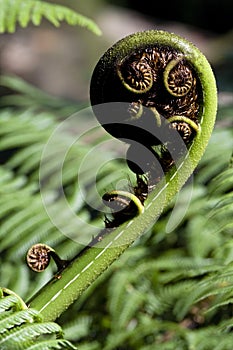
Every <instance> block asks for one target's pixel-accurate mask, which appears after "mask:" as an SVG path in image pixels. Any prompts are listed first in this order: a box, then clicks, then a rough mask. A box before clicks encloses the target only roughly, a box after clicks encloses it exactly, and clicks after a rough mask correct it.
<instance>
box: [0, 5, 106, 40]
mask: <svg viewBox="0 0 233 350" xmlns="http://www.w3.org/2000/svg"><path fill="white" fill-rule="evenodd" d="M0 8H1V13H0V33H5V32H9V33H14V32H15V30H16V25H17V23H18V24H19V25H20V26H21V27H22V28H25V27H27V26H28V24H29V22H32V23H33V24H34V25H35V26H38V25H40V23H41V21H42V19H43V18H44V19H47V20H48V21H49V22H51V23H52V24H53V25H54V26H56V27H58V26H59V25H60V22H61V21H65V22H66V23H68V24H69V25H73V26H74V25H79V26H81V27H85V28H87V29H89V30H90V31H92V32H93V33H95V34H97V35H100V34H101V31H100V29H99V27H98V26H97V25H96V24H95V22H94V21H92V20H91V19H89V18H87V17H85V16H83V15H81V14H79V13H77V12H75V11H73V10H71V9H69V8H67V7H65V6H61V5H57V4H50V3H47V2H44V1H39V0H23V1H22V0H0Z"/></svg>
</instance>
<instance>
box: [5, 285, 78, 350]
mask: <svg viewBox="0 0 233 350" xmlns="http://www.w3.org/2000/svg"><path fill="white" fill-rule="evenodd" d="M0 306H1V309H0V348H1V349H5V350H8V349H9V350H11V349H18V350H29V349H31V350H32V349H33V350H40V349H41V350H46V349H48V350H49V349H76V347H74V346H73V345H72V344H71V343H70V342H68V341H67V340H65V339H63V337H62V329H61V327H60V326H59V325H58V324H56V323H54V322H43V320H42V318H41V316H40V314H39V312H38V311H37V310H34V309H30V308H27V307H26V305H25V304H24V303H23V302H22V300H21V299H20V298H19V297H18V296H17V295H16V294H15V293H13V292H12V291H10V290H7V289H4V288H2V289H0ZM45 335H46V338H45V337H44V336H45ZM54 336H55V337H54Z"/></svg>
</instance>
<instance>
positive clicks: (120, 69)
mask: <svg viewBox="0 0 233 350" xmlns="http://www.w3.org/2000/svg"><path fill="white" fill-rule="evenodd" d="M177 38H178V39H179V37H177V36H175V35H173V34H170V33H166V32H161V31H146V32H141V33H136V34H133V35H130V36H128V37H126V38H124V39H122V40H120V41H119V42H118V43H116V44H115V45H114V46H113V47H111V48H110V49H109V50H108V51H107V52H106V53H105V54H104V55H103V56H102V58H101V59H100V61H99V62H98V64H97V66H96V68H95V70H94V73H93V76H92V81H91V88H90V97H91V103H92V105H93V109H94V112H95V114H96V117H97V119H98V120H99V121H100V123H101V124H102V125H103V127H104V128H105V129H106V130H107V131H108V132H109V133H111V134H112V135H113V136H115V137H117V138H124V139H127V140H128V142H129V143H130V140H134V141H138V142H140V143H141V144H145V145H150V146H154V145H157V144H160V143H164V142H166V139H163V138H162V139H161V135H160V134H161V133H164V130H163V128H162V126H164V125H165V124H167V123H168V124H169V120H170V119H172V118H174V116H180V118H181V119H182V118H186V121H182V120H181V121H180V120H179V118H177V120H176V123H174V122H173V123H172V126H173V128H175V130H177V131H178V132H179V133H180V135H181V137H183V135H184V137H183V139H184V141H185V143H186V144H189V142H190V141H192V139H193V137H194V136H195V135H196V133H197V132H198V131H199V127H200V121H201V116H202V110H203V104H204V95H203V91H202V84H201V80H200V76H199V72H198V67H197V66H195V55H193V57H191V55H192V54H195V53H196V52H195V50H196V48H195V49H193V48H194V47H193V45H192V44H190V43H188V42H187V41H186V40H184V39H182V40H183V45H179V43H178V41H179V40H178V39H177ZM191 51H193V52H191ZM110 102H125V106H123V105H121V106H119V105H117V106H112V107H110V108H111V111H109V110H108V108H107V107H106V111H104V110H103V109H102V110H101V113H99V112H98V110H96V109H95V105H98V104H106V103H110ZM115 108H116V109H115ZM113 109H114V110H113ZM166 122H167V123H166ZM179 124H181V126H179Z"/></svg>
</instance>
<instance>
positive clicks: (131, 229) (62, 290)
mask: <svg viewBox="0 0 233 350" xmlns="http://www.w3.org/2000/svg"><path fill="white" fill-rule="evenodd" d="M141 43H144V44H145V45H146V44H154V43H161V44H162V45H165V46H166V45H170V46H171V47H174V48H175V49H179V50H180V51H181V52H183V54H184V55H185V58H186V59H187V60H189V61H190V63H191V64H192V66H193V67H194V69H195V70H196V72H197V74H198V77H199V80H200V82H201V87H202V94H203V106H202V115H201V118H200V125H199V129H200V130H199V131H198V133H197V134H196V136H195V138H194V140H193V142H192V144H191V146H190V148H189V151H188V154H187V156H186V157H185V158H184V159H182V160H180V162H179V165H178V167H177V168H176V169H172V170H171V171H170V172H169V173H168V174H167V175H166V179H163V181H161V182H160V183H159V184H158V185H156V188H155V189H154V190H153V191H152V192H151V193H150V195H149V197H148V199H147V201H146V205H145V210H144V213H142V214H140V215H139V216H138V217H135V218H134V219H133V220H131V221H129V222H127V223H125V224H123V225H122V226H120V227H118V228H117V229H115V230H113V231H111V232H110V233H109V234H107V235H104V237H103V238H102V239H101V241H100V242H97V243H96V244H95V245H94V246H92V247H90V248H88V249H84V251H83V253H82V254H78V255H77V256H76V257H75V258H74V259H73V260H72V261H71V262H70V264H69V265H68V266H67V267H65V268H64V269H63V270H61V271H60V272H59V273H58V274H57V275H55V276H54V277H53V278H52V280H51V281H50V282H48V283H47V284H46V285H45V286H44V287H43V288H42V289H41V290H40V291H39V292H38V293H37V294H36V295H35V296H33V297H32V298H31V300H30V301H29V304H30V306H31V307H33V308H35V309H37V310H38V311H39V312H40V313H41V314H42V315H43V317H44V319H45V320H54V319H56V318H57V317H58V316H59V315H60V314H61V313H62V312H63V311H65V310H66V309H67V308H68V307H69V305H71V304H72V303H73V302H74V301H75V300H76V299H77V298H78V297H79V296H80V295H81V294H82V293H83V292H84V291H85V289H86V288H88V286H89V285H90V284H91V283H92V282H94V281H95V279H96V278H97V277H98V276H99V275H100V274H102V273H103V272H104V271H105V270H106V269H107V268H108V267H109V266H110V265H111V264H112V263H113V262H114V261H115V260H116V259H117V258H118V257H119V256H120V255H121V254H122V253H123V252H124V251H125V250H126V249H127V248H128V247H129V246H130V245H131V244H132V243H133V242H134V241H135V240H136V239H138V238H139V237H140V236H141V235H142V234H143V233H144V232H145V231H146V230H148V228H149V227H150V226H152V225H153V224H154V223H155V222H156V220H157V219H158V218H159V215H160V214H161V212H162V211H163V209H164V207H165V206H167V205H168V203H169V202H170V201H171V199H172V198H173V197H174V195H175V194H176V193H177V192H178V191H179V190H180V189H181V187H182V186H183V185H184V183H185V182H186V181H187V179H188V178H189V176H190V175H191V174H192V172H193V170H194V169H195V167H196V166H197V164H198V162H199V160H200V159H201V157H202V155H203V153H204V151H205V148H206V146H207V144H208V141H209V139H210V136H211V133H212V130H213V127H214V122H215V116H216V110H217V93H216V83H215V79H214V75H213V72H212V69H211V67H210V65H209V63H208V61H207V60H206V58H205V56H204V55H203V54H202V53H201V52H200V51H199V50H198V49H197V48H196V47H195V46H194V45H192V44H191V43H189V42H188V41H186V40H185V39H183V38H181V37H179V36H176V35H174V34H169V33H165V32H161V31H158V32H157V31H148V32H143V33H136V34H135V35H132V36H130V37H127V38H125V39H123V40H121V41H120V42H119V43H117V44H116V45H115V46H114V47H113V49H112V50H111V51H110V53H111V55H110V56H109V57H108V58H107V59H108V60H110V61H111V60H112V59H113V58H114V53H116V52H119V53H120V55H121V56H122V55H126V54H128V53H129V52H130V51H132V50H133V49H134V48H135V46H138V45H141ZM102 63H103V66H104V65H105V66H106V64H107V63H106V62H102ZM108 63H109V62H108ZM103 74H104V69H103ZM165 180H166V181H165Z"/></svg>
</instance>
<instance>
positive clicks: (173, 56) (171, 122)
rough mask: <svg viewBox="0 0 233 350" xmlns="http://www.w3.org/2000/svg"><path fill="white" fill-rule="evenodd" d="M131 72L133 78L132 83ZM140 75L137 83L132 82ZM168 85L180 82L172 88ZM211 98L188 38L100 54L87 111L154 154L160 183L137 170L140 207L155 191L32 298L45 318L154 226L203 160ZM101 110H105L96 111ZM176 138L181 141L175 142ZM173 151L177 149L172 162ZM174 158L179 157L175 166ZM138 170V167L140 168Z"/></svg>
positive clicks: (144, 39) (207, 71) (141, 36)
mask: <svg viewBox="0 0 233 350" xmlns="http://www.w3.org/2000/svg"><path fill="white" fill-rule="evenodd" d="M131 62H135V63H133V65H132V69H131V68H128V66H130V65H131ZM169 62H172V63H170V64H169ZM181 65H184V66H185V68H184V69H183V73H182V74H180V73H179V72H177V71H178V70H180V68H181ZM148 66H150V68H149V67H148ZM135 71H136V77H135V78H133V79H132V74H134V72H135ZM137 71H138V74H137ZM151 73H152V76H153V83H152V84H151V80H150V78H151ZM140 74H141V76H142V79H143V80H142V82H141V83H139V80H138V79H139V78H138V77H140ZM122 79H124V81H123V80H122ZM164 79H165V83H164ZM190 79H191V82H190ZM173 81H175V82H178V88H176V85H174V82H173ZM156 87H157V88H156ZM135 90H136V91H135ZM140 91H141V92H140ZM216 92H217V91H216V83H215V79H214V75H213V72H212V69H211V67H210V65H209V63H208V61H207V60H206V58H205V57H204V55H203V54H202V53H201V52H200V51H199V50H198V49H197V48H196V47H195V46H194V45H192V44H191V43H189V42H188V41H187V40H185V39H183V38H181V37H179V36H177V35H174V34H171V33H167V32H161V31H147V32H142V33H135V34H133V35H131V36H128V37H126V38H123V39H122V40H120V41H119V42H118V43H116V44H115V45H113V47H112V48H110V49H109V50H108V51H107V52H106V53H105V54H104V55H103V57H102V58H101V59H100V61H99V62H98V64H97V66H96V68H95V70H94V73H93V76H92V81H91V90H90V93H91V94H90V96H91V103H92V105H93V111H94V113H95V114H96V117H97V118H98V120H99V121H100V123H101V124H102V125H103V127H104V128H105V129H106V130H107V131H109V132H110V133H111V134H112V135H114V136H115V137H119V138H123V139H124V140H125V141H127V142H128V143H129V144H132V142H131V141H132V140H133V141H136V142H138V143H139V144H142V145H144V146H145V147H146V149H149V150H150V149H152V150H153V152H155V153H156V156H155V159H158V161H159V164H160V166H161V168H162V170H163V171H164V173H165V175H166V176H163V180H164V179H165V180H166V181H164V182H163V181H159V182H158V185H157V181H155V182H156V185H155V187H154V186H153V182H152V184H150V183H149V181H148V178H147V177H145V176H146V175H145V174H144V169H142V170H143V171H142V172H141V174H138V173H137V171H136V179H137V184H136V185H135V186H134V187H133V188H132V194H133V195H134V196H136V197H137V198H138V199H139V200H140V202H141V204H142V205H144V201H145V199H146V198H147V191H148V190H150V189H152V187H153V189H154V190H153V191H152V190H151V193H150V194H149V195H148V198H147V202H146V204H145V209H144V212H143V213H142V214H141V215H140V216H137V217H135V218H134V220H131V221H130V222H129V223H127V224H125V225H121V227H119V228H116V229H114V230H106V231H107V234H104V235H102V236H99V237H97V238H96V240H95V241H94V244H93V245H92V246H91V249H86V250H85V251H84V252H82V253H81V254H80V253H78V255H77V256H76V257H74V258H73V259H72V261H71V263H70V264H69V265H68V266H67V267H65V268H64V269H63V271H61V276H62V277H61V278H60V279H57V278H56V276H55V277H54V278H53V279H52V280H51V281H50V282H49V283H48V284H47V285H46V286H45V287H44V288H43V289H42V290H41V291H40V294H37V295H36V296H35V297H33V298H32V299H31V300H30V304H31V305H32V306H34V307H36V308H37V309H38V310H40V311H41V312H42V314H43V317H44V318H45V319H50V320H51V319H54V318H56V317H58V316H59V315H60V314H61V312H63V311H64V310H65V309H67V306H68V305H70V304H71V303H72V302H73V301H74V300H75V299H77V298H78V297H79V296H80V295H81V294H82V292H83V291H84V290H85V289H86V288H87V287H88V286H89V285H90V284H91V283H92V282H93V281H95V280H96V278H97V277H98V276H99V275H100V274H101V273H103V272H104V271H105V270H106V268H108V267H109V266H110V264H112V263H113V262H114V261H115V260H116V259H117V258H118V257H119V256H120V255H121V254H122V253H123V252H124V251H125V250H126V249H127V248H128V247H129V246H130V245H131V244H132V243H133V242H135V240H136V239H138V238H139V237H140V236H141V235H142V234H143V232H145V231H146V230H147V229H148V227H150V226H151V225H153V224H154V223H155V222H156V220H157V219H158V217H159V215H160V214H161V213H162V211H163V209H164V208H165V207H166V206H167V205H168V204H169V203H170V201H171V200H172V199H173V198H174V196H175V195H176V194H177V192H178V191H179V190H180V189H181V187H182V186H183V185H184V183H185V182H186V181H187V179H188V178H189V176H190V175H191V174H192V172H193V170H194V169H195V167H196V166H197V164H198V162H199V160H200V159H201V157H202V155H203V153H204V151H205V148H206V146H207V144H208V141H209V139H210V136H211V134H212V130H213V127H214V123H215V116H216V109H217V93H216ZM174 94H175V96H174ZM176 95H178V96H176ZM99 104H107V106H106V108H104V107H105V106H102V107H103V108H97V107H96V106H97V105H99ZM176 130H178V132H177V131H176ZM176 134H178V135H180V140H181V141H182V142H180V143H174V140H173V136H174V135H176ZM180 146H181V147H180ZM184 146H185V147H186V154H185V156H184V151H185V147H184ZM132 147H134V145H133V146H132ZM156 147H158V148H156ZM174 149H175V150H176V151H177V152H175V153H176V154H175V156H174V154H173V153H174V152H173V151H174ZM179 158H183V159H182V160H181V162H178V164H177V165H178V166H176V160H179ZM133 161H134V159H133ZM143 164H146V169H149V173H153V172H154V175H153V176H152V179H155V178H156V177H157V178H159V177H160V172H158V173H157V172H156V168H157V166H156V164H157V162H156V161H155V160H154V159H153V158H152V159H151V158H150V157H149V162H147V161H146V160H145V162H144V163H143V162H142V165H143ZM138 165H139V167H140V163H139V164H138ZM143 166H144V165H143ZM175 168H176V169H175ZM149 180H150V179H149ZM118 194H119V193H115V194H114V196H113V194H111V193H110V194H109V197H108V200H110V202H111V200H112V201H113V203H111V204H114V205H115V204H116V205H117V206H118V205H119V206H121V205H122V201H124V200H125V203H126V205H131V204H132V203H131V204H130V202H131V201H130V200H129V198H128V200H127V198H125V197H124V196H123V197H121V198H120V200H119V196H118ZM126 197H127V196H126ZM133 205H134V204H133ZM136 212H137V211H136ZM113 220H114V219H113ZM109 231H110V232H109Z"/></svg>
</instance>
